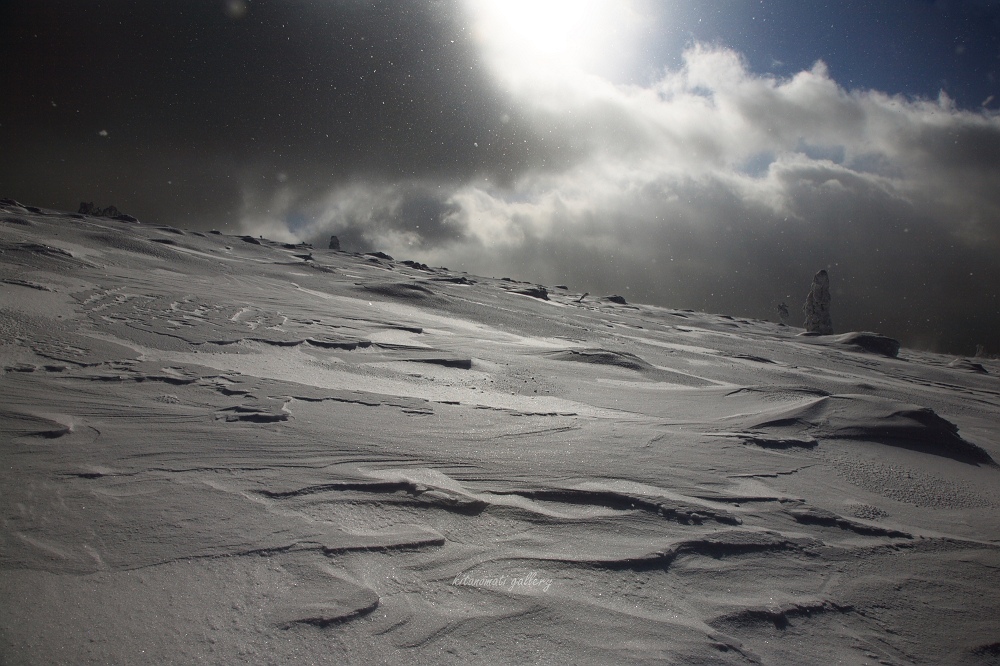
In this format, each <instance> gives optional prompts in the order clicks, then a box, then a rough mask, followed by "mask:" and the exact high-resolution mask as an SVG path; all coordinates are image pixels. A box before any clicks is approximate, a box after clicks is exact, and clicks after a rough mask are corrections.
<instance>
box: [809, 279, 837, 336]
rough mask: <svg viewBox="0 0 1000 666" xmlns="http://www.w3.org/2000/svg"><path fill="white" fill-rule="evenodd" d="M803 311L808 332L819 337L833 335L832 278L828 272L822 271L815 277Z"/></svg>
mask: <svg viewBox="0 0 1000 666" xmlns="http://www.w3.org/2000/svg"><path fill="white" fill-rule="evenodd" d="M802 311H803V312H804V313H805V315H806V322H805V327H806V331H807V332H809V333H818V334H819V335H830V334H831V333H833V320H832V319H830V276H829V275H827V274H826V271H820V272H819V273H816V275H815V276H814V277H813V281H812V286H811V287H810V288H809V295H808V296H806V304H805V306H804V307H803V308H802Z"/></svg>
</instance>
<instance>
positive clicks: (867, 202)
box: [313, 45, 1000, 349]
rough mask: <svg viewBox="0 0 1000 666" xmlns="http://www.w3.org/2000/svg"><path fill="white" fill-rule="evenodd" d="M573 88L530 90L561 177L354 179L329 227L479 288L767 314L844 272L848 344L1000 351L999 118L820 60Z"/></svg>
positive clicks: (700, 65)
mask: <svg viewBox="0 0 1000 666" xmlns="http://www.w3.org/2000/svg"><path fill="white" fill-rule="evenodd" d="M563 74H564V75H563V76H562V77H561V78H560V79H559V80H558V82H554V81H553V80H552V79H551V78H549V77H546V76H545V75H544V73H542V74H541V75H540V76H539V78H538V80H537V81H534V82H533V81H531V80H528V79H526V78H525V77H524V75H523V73H521V72H519V74H518V77H519V78H518V85H519V86H520V88H519V90H520V93H521V94H522V95H523V96H522V97H518V102H519V109H518V110H519V112H520V113H521V114H522V116H523V117H524V118H526V119H528V121H529V122H530V123H531V124H532V127H533V129H534V132H535V134H536V136H539V137H545V142H546V144H547V145H546V150H547V151H548V152H547V159H546V160H544V161H539V162H537V163H534V164H530V165H525V166H523V168H522V169H521V170H520V171H519V172H518V173H517V176H516V178H514V179H512V180H510V181H509V182H504V183H497V182H493V181H490V180H489V179H488V178H482V177H473V178H468V179H466V180H464V181H460V182H455V181H451V182H447V181H446V182H442V183H438V184H436V185H434V186H428V185H426V184H421V183H420V182H418V181H401V182H395V183H388V184H384V185H380V186H376V187H372V186H370V185H367V184H363V183H359V184H356V185H354V186H352V187H351V188H349V189H348V190H346V191H345V190H338V191H337V192H335V193H332V194H331V195H330V196H329V197H327V198H326V199H325V200H324V201H323V202H322V203H321V204H319V209H320V211H319V212H318V213H317V215H316V220H317V222H316V226H315V227H313V229H315V230H316V232H317V233H319V230H320V229H322V230H323V232H324V233H325V232H326V230H328V229H334V230H335V229H350V230H353V231H352V232H351V233H354V234H355V235H356V236H358V237H360V238H361V239H363V244H364V245H366V246H376V245H378V246H380V247H383V248H385V249H387V250H388V251H390V252H396V253H403V254H409V255H412V256H413V257H414V258H420V259H421V260H430V261H432V262H435V263H438V264H442V263H443V264H446V265H449V266H453V267H461V268H464V269H467V270H470V271H475V272H485V273H491V274H500V273H502V274H518V275H521V276H522V277H526V278H529V279H535V280H538V281H541V282H547V283H550V284H551V283H572V284H574V285H576V286H577V287H578V288H579V289H581V290H588V291H592V292H601V291H604V292H612V291H616V292H625V293H626V295H628V294H631V296H632V297H633V298H634V299H635V300H643V301H646V302H652V303H661V304H666V305H674V306H688V307H698V308H705V309H709V310H715V311H724V312H731V313H733V314H742V315H747V316H757V317H770V318H773V316H774V315H773V312H774V308H775V306H776V304H777V303H778V302H779V301H781V300H790V302H791V303H792V304H793V307H794V303H795V302H797V300H800V298H801V297H804V293H805V291H806V290H807V288H808V284H809V280H810V278H811V276H812V273H813V272H815V271H816V270H818V269H819V268H828V269H829V270H830V272H831V277H832V280H833V284H834V299H835V300H834V315H835V324H836V325H838V327H840V328H841V329H842V330H843V329H844V328H876V329H880V330H883V331H884V332H886V333H888V334H890V335H897V336H900V337H902V338H904V339H906V340H907V341H908V342H910V343H911V344H914V343H916V344H922V345H924V346H931V347H933V346H937V347H941V346H948V347H952V348H954V347H956V346H964V348H970V349H971V345H973V344H974V342H973V341H978V342H985V341H987V340H988V339H993V338H995V331H996V330H997V328H998V327H1000V315H998V314H997V311H998V308H997V303H998V301H997V294H996V287H995V286H994V285H996V284H998V283H1000V269H998V268H997V267H995V264H996V262H995V261H994V259H993V258H994V257H995V256H997V255H998V250H1000V115H997V114H992V113H988V112H978V113H977V112H970V111H961V110H957V109H956V108H955V107H954V105H953V104H951V102H950V100H949V99H948V98H947V97H946V96H944V95H942V96H941V97H940V98H939V99H936V100H924V99H916V100H914V99H905V98H902V97H897V96H889V95H886V94H883V93H880V92H878V91H867V90H847V89H845V88H844V87H842V86H840V85H839V84H838V83H837V82H836V81H834V80H833V79H832V78H831V76H830V73H829V71H828V70H827V68H826V66H825V65H824V64H823V63H822V62H817V63H816V64H815V65H814V66H813V67H812V68H810V69H809V70H806V71H801V72H798V73H797V74H795V75H794V76H792V77H790V78H775V77H772V76H763V75H758V74H755V73H753V72H751V71H749V69H748V67H747V65H746V64H745V62H744V60H743V59H742V58H741V57H740V55H739V54H738V53H735V52H733V51H731V50H727V49H724V48H713V47H708V46H703V45H696V46H694V47H692V48H690V49H689V50H688V51H687V52H686V53H685V54H684V64H683V66H682V67H680V68H679V69H677V70H674V71H665V72H664V73H663V75H662V76H661V77H659V78H658V80H656V81H654V82H652V83H651V84H650V85H647V86H619V85H612V84H610V83H608V82H607V81H606V80H603V79H601V78H599V77H596V76H593V75H589V74H587V73H585V72H582V71H577V72H575V74H574V75H566V70H563ZM500 77H501V81H502V74H501V75H500ZM408 211H409V212H408ZM416 218H419V219H420V220H421V221H422V223H421V224H420V225H419V228H418V225H416V224H414V223H413V220H414V219H416ZM984 285H989V286H988V287H985V286H984ZM977 313H978V314H977ZM838 319H839V321H838Z"/></svg>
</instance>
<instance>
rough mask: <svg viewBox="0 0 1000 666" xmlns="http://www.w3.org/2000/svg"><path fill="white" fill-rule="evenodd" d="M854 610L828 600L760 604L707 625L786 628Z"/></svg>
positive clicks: (717, 618) (729, 627) (723, 616)
mask: <svg viewBox="0 0 1000 666" xmlns="http://www.w3.org/2000/svg"><path fill="white" fill-rule="evenodd" d="M852 612H854V607H853V606H851V605H849V604H846V605H841V604H838V603H835V602H833V601H829V600H823V601H814V602H811V603H809V602H806V603H798V604H790V605H787V606H761V607H754V608H745V609H743V610H740V611H736V612H733V613H726V614H724V615H720V616H718V617H715V618H713V619H711V620H709V621H708V624H709V626H712V627H716V628H727V629H731V628H744V629H750V628H753V627H757V626H761V625H764V626H767V625H773V626H774V628H775V629H781V630H784V629H788V628H789V627H791V626H793V620H795V621H798V620H801V619H809V618H812V617H815V616H817V615H822V614H824V613H835V614H846V613H852Z"/></svg>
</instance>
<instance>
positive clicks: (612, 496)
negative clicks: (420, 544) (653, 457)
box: [494, 489, 743, 525]
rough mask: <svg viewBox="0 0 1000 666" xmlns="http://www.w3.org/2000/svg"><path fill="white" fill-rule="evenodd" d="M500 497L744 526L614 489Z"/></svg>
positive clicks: (515, 492) (528, 492)
mask: <svg viewBox="0 0 1000 666" xmlns="http://www.w3.org/2000/svg"><path fill="white" fill-rule="evenodd" d="M494 494H497V495H519V496H521V497H525V498H527V499H531V500H536V501H541V502H559V503H562V504H581V505H587V506H598V507H605V508H609V509H615V510H619V511H629V510H640V511H646V512H650V513H655V514H658V515H661V516H663V517H664V518H666V519H667V520H670V521H673V522H677V523H681V524H685V525H687V524H694V525H701V524H703V523H704V522H706V521H715V522H717V523H722V524H725V525H740V524H742V522H743V521H742V520H740V518H738V517H736V516H734V515H731V514H728V513H722V512H718V511H715V510H712V509H709V508H706V507H700V506H699V507H691V506H685V505H682V504H676V503H674V504H671V503H668V502H665V501H663V500H657V499H651V498H648V497H643V496H641V495H632V494H627V493H620V492H615V491H611V490H575V489H541V490H505V491H494Z"/></svg>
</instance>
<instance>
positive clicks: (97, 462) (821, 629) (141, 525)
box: [0, 201, 1000, 664]
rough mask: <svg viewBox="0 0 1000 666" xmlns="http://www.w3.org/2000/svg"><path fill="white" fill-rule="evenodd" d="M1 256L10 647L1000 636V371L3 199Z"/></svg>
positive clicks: (589, 648) (417, 656)
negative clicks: (999, 511)
mask: <svg viewBox="0 0 1000 666" xmlns="http://www.w3.org/2000/svg"><path fill="white" fill-rule="evenodd" d="M0 250H2V254H0V284H2V286H0V330H2V332H3V336H2V338H0V361H2V368H3V371H2V375H0V475H2V486H0V488H2V490H0V519H2V525H3V529H2V531H0V571H2V573H0V608H2V609H3V610H2V611H0V661H3V662H5V663H67V664H69V663H72V664H85V663H130V664H134V663H235V662H239V661H245V662H249V663H289V664H290V663H412V662H416V663H462V664H465V663H489V664H499V663H553V664H555V663H640V662H649V663H663V662H667V663H706V664H712V663H719V664H744V663H857V664H861V663H886V664H908V663H970V664H973V663H996V661H997V659H998V655H1000V632H998V625H997V621H996V618H997V617H998V616H1000V592H998V590H1000V541H998V539H1000V531H998V523H1000V520H998V517H997V507H998V506H1000V487H998V480H1000V468H998V467H997V465H996V463H995V462H994V461H995V460H1000V442H998V433H1000V381H998V373H1000V365H998V364H997V362H995V361H982V362H981V364H980V361H979V360H978V359H977V360H976V362H975V363H974V362H971V361H965V362H962V361H960V362H955V361H956V359H954V358H952V357H945V356H940V355H934V354H928V353H922V352H915V351H912V350H908V349H903V350H901V351H900V352H899V354H898V357H892V356H891V355H890V354H891V352H892V349H891V345H889V346H888V347H886V345H885V344H884V343H879V340H878V339H877V338H874V337H873V336H825V337H801V336H797V333H799V332H800V330H799V329H791V328H788V327H783V326H779V325H777V324H773V323H769V322H763V321H748V320H741V319H734V318H732V317H727V316H718V315H709V314H703V313H697V312H690V311H677V310H670V309H664V308H660V307H651V306H645V305H635V304H629V303H624V304H623V303H621V302H616V301H620V299H615V300H608V299H607V298H598V297H593V296H588V297H586V298H584V299H582V301H581V300H580V294H579V293H574V292H572V291H570V290H567V289H564V288H557V287H553V286H549V287H548V288H547V290H544V291H543V290H540V289H537V288H536V285H528V284H524V283H518V282H515V281H512V280H506V279H493V278H482V277H476V276H472V275H465V274H460V273H454V272H450V271H448V270H446V269H425V267H422V266H420V265H415V264H411V265H408V264H405V263H403V262H400V261H393V260H390V259H386V258H378V257H368V256H364V257H363V256H358V255H353V254H349V253H342V252H335V251H327V250H316V249H312V248H308V247H303V246H287V245H283V244H280V243H273V242H270V241H267V240H263V239H254V238H248V237H236V236H226V235H222V234H214V233H210V234H203V233H199V232H190V231H183V230H180V229H174V228H169V227H151V226H146V225H140V224H131V223H126V222H121V221H116V220H109V219H104V218H99V217H86V216H80V215H71V214H66V213H60V212H56V211H46V210H40V209H30V210H29V209H26V208H24V207H22V206H19V205H16V204H14V203H13V202H10V201H8V202H7V203H5V204H4V205H3V206H2V207H0ZM518 292H525V293H518ZM546 292H547V297H548V300H544V299H543V298H539V296H544V295H545V293H546ZM834 307H836V304H834ZM872 340H874V341H875V342H874V343H873V342H872ZM866 349H870V350H872V351H866ZM880 350H881V351H882V352H883V353H879V351H880Z"/></svg>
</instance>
